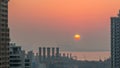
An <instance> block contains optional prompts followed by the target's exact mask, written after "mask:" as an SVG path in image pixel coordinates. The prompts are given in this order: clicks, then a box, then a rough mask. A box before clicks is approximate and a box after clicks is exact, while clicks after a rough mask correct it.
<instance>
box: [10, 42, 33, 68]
mask: <svg viewBox="0 0 120 68" xmlns="http://www.w3.org/2000/svg"><path fill="white" fill-rule="evenodd" d="M31 60H32V58H31V53H27V54H26V53H25V51H24V50H22V49H21V46H16V45H15V44H11V45H10V68H32V61H31Z"/></svg>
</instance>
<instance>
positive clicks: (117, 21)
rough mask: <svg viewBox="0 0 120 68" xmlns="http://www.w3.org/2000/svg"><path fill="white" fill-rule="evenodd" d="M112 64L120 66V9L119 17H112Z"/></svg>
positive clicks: (114, 66) (115, 66)
mask: <svg viewBox="0 0 120 68" xmlns="http://www.w3.org/2000/svg"><path fill="white" fill-rule="evenodd" d="M111 65H112V68H120V10H119V14H118V17H111Z"/></svg>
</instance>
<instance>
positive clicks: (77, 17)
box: [9, 0, 120, 51]
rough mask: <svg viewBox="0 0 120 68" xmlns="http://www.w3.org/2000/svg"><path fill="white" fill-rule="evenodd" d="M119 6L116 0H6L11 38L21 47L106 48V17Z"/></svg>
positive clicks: (113, 13)
mask: <svg viewBox="0 0 120 68" xmlns="http://www.w3.org/2000/svg"><path fill="white" fill-rule="evenodd" d="M119 9H120V0H10V2H9V28H10V38H11V42H14V43H16V44H17V45H18V46H22V47H23V49H25V50H37V49H38V47H40V46H41V47H44V46H46V47H60V49H61V50H63V51H109V50H110V17H112V16H116V15H117V14H118V10H119ZM75 34H80V35H81V39H80V40H79V41H75V40H74V35H75Z"/></svg>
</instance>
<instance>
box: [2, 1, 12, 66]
mask: <svg viewBox="0 0 120 68" xmlns="http://www.w3.org/2000/svg"><path fill="white" fill-rule="evenodd" d="M8 1H9V0H0V68H9V41H10V40H9V28H8Z"/></svg>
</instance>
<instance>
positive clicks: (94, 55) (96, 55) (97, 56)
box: [61, 51, 111, 61]
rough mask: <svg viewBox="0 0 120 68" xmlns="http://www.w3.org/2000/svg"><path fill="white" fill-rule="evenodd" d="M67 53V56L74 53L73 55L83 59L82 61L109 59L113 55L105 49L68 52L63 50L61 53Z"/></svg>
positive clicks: (77, 58) (75, 57)
mask: <svg viewBox="0 0 120 68" xmlns="http://www.w3.org/2000/svg"><path fill="white" fill-rule="evenodd" d="M63 53H65V54H66V56H67V54H70V53H71V54H72V57H73V58H74V59H76V60H81V61H99V60H102V61H104V60H107V59H109V58H110V57H111V55H110V52H108V51H105V52H66V51H62V52H61V54H63Z"/></svg>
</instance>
